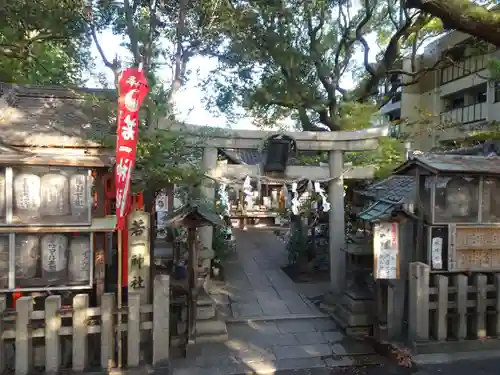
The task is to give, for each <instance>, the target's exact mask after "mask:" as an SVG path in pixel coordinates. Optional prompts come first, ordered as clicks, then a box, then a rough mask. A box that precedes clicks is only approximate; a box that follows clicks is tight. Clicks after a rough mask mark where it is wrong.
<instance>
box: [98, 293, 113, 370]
mask: <svg viewBox="0 0 500 375" xmlns="http://www.w3.org/2000/svg"><path fill="white" fill-rule="evenodd" d="M101 298H102V299H101V368H103V369H111V368H112V367H114V360H115V295H114V293H104V294H103V295H102V297H101Z"/></svg>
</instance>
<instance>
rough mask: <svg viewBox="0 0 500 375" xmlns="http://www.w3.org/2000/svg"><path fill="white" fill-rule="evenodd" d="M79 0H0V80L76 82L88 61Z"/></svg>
mask: <svg viewBox="0 0 500 375" xmlns="http://www.w3.org/2000/svg"><path fill="white" fill-rule="evenodd" d="M85 9H86V2H85V1H84V0H72V1H69V0H66V1H56V0H19V1H8V0H0V18H1V19H2V20H3V21H2V24H1V25H0V80H2V81H8V82H16V83H35V84H42V85H44V84H56V83H57V84H61V83H62V84H80V83H81V82H82V72H83V71H84V70H87V69H88V68H89V67H90V65H91V63H90V62H91V59H90V53H89V51H90V39H89V37H88V36H89V35H88V34H87V32H86V23H85V22H84V19H83V17H82V14H83V13H84V12H85Z"/></svg>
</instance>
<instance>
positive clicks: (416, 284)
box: [408, 262, 430, 341]
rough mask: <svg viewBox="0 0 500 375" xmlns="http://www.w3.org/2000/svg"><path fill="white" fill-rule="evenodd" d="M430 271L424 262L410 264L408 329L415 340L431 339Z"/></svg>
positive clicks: (411, 337)
mask: <svg viewBox="0 0 500 375" xmlns="http://www.w3.org/2000/svg"><path fill="white" fill-rule="evenodd" d="M429 272H430V267H429V266H428V265H426V264H424V263H420V262H415V263H411V264H410V272H409V279H410V280H409V284H410V285H409V291H410V296H409V298H410V299H409V319H408V320H409V322H408V324H409V327H408V330H409V334H410V339H412V340H414V341H427V340H429Z"/></svg>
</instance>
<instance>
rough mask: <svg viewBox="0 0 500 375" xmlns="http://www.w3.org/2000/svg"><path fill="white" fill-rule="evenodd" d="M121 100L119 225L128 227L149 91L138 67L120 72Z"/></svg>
mask: <svg viewBox="0 0 500 375" xmlns="http://www.w3.org/2000/svg"><path fill="white" fill-rule="evenodd" d="M119 84H120V98H119V101H118V113H119V115H118V129H117V134H116V168H115V185H116V217H117V224H116V229H118V230H123V229H124V228H125V217H126V216H127V213H128V212H127V211H128V210H129V208H130V207H128V206H129V196H130V184H131V181H130V180H131V177H132V170H133V168H134V164H135V157H136V152H137V141H138V138H139V133H138V131H139V108H140V106H141V104H142V102H143V101H144V98H145V97H146V95H147V93H148V83H147V80H146V77H145V76H144V72H143V71H142V70H139V69H137V68H128V69H125V70H124V71H123V72H122V74H121V76H120V83H119Z"/></svg>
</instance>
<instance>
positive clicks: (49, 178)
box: [40, 173, 69, 216]
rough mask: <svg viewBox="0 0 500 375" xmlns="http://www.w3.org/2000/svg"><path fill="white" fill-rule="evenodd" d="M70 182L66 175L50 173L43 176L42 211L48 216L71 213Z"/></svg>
mask: <svg viewBox="0 0 500 375" xmlns="http://www.w3.org/2000/svg"><path fill="white" fill-rule="evenodd" d="M68 196H69V184H68V179H67V178H66V176H64V175H62V174H56V173H49V174H46V175H45V176H43V177H42V178H41V208H40V213H41V214H42V215H46V216H61V215H67V214H69V200H68Z"/></svg>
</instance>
